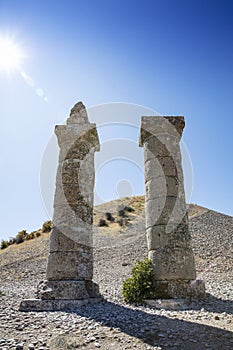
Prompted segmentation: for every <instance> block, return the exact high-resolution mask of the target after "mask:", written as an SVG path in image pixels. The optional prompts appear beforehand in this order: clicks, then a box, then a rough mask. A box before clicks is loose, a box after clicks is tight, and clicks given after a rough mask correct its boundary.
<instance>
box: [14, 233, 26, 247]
mask: <svg viewBox="0 0 233 350" xmlns="http://www.w3.org/2000/svg"><path fill="white" fill-rule="evenodd" d="M26 236H27V231H26V230H22V231H20V232H18V234H17V236H16V237H15V240H16V241H15V243H16V244H20V243H22V242H24V240H25V239H26Z"/></svg>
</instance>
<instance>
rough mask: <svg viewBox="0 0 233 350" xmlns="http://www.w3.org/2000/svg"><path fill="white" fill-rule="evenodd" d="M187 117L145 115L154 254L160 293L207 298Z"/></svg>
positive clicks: (150, 250)
mask: <svg viewBox="0 0 233 350" xmlns="http://www.w3.org/2000/svg"><path fill="white" fill-rule="evenodd" d="M184 126H185V123H184V117H142V124H141V133H140V146H143V147H144V167H145V187H146V194H145V213H146V235H147V245H148V258H149V259H151V261H152V264H153V268H154V282H155V297H158V298H165V299H166V298H186V297H188V296H195V297H203V296H204V294H205V288H204V285H203V283H202V281H197V280H196V271H195V262H194V255H193V251H192V246H191V236H190V233H189V225H188V215H187V207H186V203H185V193H184V181H183V171H182V162H181V153H180V145H179V142H180V139H181V136H182V132H183V128H184Z"/></svg>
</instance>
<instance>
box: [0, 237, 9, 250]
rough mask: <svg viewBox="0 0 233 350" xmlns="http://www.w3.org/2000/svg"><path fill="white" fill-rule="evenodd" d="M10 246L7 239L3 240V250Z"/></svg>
mask: <svg viewBox="0 0 233 350" xmlns="http://www.w3.org/2000/svg"><path fill="white" fill-rule="evenodd" d="M8 246H9V242H8V241H6V240H5V239H2V242H1V249H6V248H7V247H8Z"/></svg>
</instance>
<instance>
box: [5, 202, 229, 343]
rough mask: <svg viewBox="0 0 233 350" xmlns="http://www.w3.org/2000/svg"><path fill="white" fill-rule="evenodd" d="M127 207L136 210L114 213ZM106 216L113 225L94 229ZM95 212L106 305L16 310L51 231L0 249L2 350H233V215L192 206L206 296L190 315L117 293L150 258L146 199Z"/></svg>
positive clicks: (37, 271) (37, 275)
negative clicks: (136, 303)
mask: <svg viewBox="0 0 233 350" xmlns="http://www.w3.org/2000/svg"><path fill="white" fill-rule="evenodd" d="M125 206H126V207H130V208H133V211H130V212H125V215H126V216H125V217H122V216H121V215H120V216H119V215H118V214H119V213H118V212H119V210H121V209H122V207H125ZM106 212H110V213H111V214H112V216H113V217H114V219H115V220H114V222H110V221H108V220H107V223H108V226H107V227H98V226H97V225H98V223H99V220H100V219H106V218H105V213H106ZM94 214H95V215H94V224H95V226H94V259H95V261H94V279H95V281H96V282H97V283H98V284H99V286H100V290H101V293H102V294H103V296H104V298H105V300H106V301H105V302H104V303H101V304H99V305H96V306H91V307H90V306H87V307H85V308H81V310H79V311H77V312H76V313H73V314H72V313H64V312H57V313H29V314H27V313H26V314H25V313H20V312H18V311H17V310H18V305H19V302H20V300H22V299H23V298H33V297H34V292H35V290H36V285H37V283H38V282H39V281H41V280H43V279H44V278H45V269H46V260H47V256H48V240H49V234H43V235H42V236H41V237H39V238H36V239H34V240H31V241H27V242H25V243H23V244H19V245H14V246H10V247H8V248H7V249H5V250H2V251H1V252H0V289H1V290H2V291H3V292H4V293H5V296H2V297H0V322H1V325H0V334H1V335H0V349H1V346H2V348H4V347H5V348H7V346H8V348H9V349H14V348H17V345H20V344H21V345H22V346H23V347H21V348H20V347H18V349H28V348H29V343H33V342H34V345H33V344H31V345H32V346H34V348H35V349H42V348H43V349H47V348H50V349H66V348H67V349H68V348H69V349H72V348H85V349H95V348H98V347H101V349H106V350H107V349H112V348H115V349H132V348H133V347H137V348H138V349H165V348H168V349H169V348H170V349H178V348H179V349H201V350H202V349H217V348H220V346H221V347H222V348H224V349H231V348H232V346H233V342H232V339H233V333H232V331H233V321H232V314H233V277H232V266H233V217H230V216H227V215H224V214H220V213H217V212H214V211H212V210H208V209H207V208H202V207H200V206H197V205H190V208H189V218H190V230H191V234H192V238H193V249H194V253H195V260H196V266H197V272H198V276H199V277H200V278H202V279H204V280H205V282H206V288H207V292H208V293H209V294H207V297H206V299H205V300H204V301H203V302H200V303H198V304H192V305H191V306H190V310H180V311H172V310H167V311H165V310H156V309H150V308H145V307H144V306H138V307H133V306H129V305H126V304H125V303H124V301H123V300H122V296H121V288H122V282H123V280H125V279H126V278H127V277H129V276H130V271H131V268H132V266H133V265H134V264H135V262H136V261H137V260H139V259H144V258H145V257H146V255H147V249H146V240H145V234H144V233H145V221H144V220H145V219H144V197H132V198H124V199H122V200H119V201H112V202H109V203H105V204H103V205H101V206H98V207H96V208H95V213H94ZM122 218H123V220H124V222H123V225H122V226H120V225H119V223H117V221H118V220H120V219H122ZM90 338H91V339H92V340H90ZM9 339H10V340H9ZM68 343H69V344H71V345H69V346H68ZM43 344H44V345H43ZM59 344H60V345H59ZM61 344H63V345H61ZM32 346H31V349H33V347H32ZM5 348H4V349H5Z"/></svg>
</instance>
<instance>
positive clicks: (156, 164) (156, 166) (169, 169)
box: [144, 156, 183, 182]
mask: <svg viewBox="0 0 233 350" xmlns="http://www.w3.org/2000/svg"><path fill="white" fill-rule="evenodd" d="M144 171H145V182H147V181H149V180H150V179H151V178H153V177H161V176H175V177H178V178H179V180H180V181H183V172H182V168H181V164H180V160H179V161H178V159H173V158H172V157H159V156H157V157H153V158H151V159H149V160H148V161H146V162H145V167H144Z"/></svg>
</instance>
